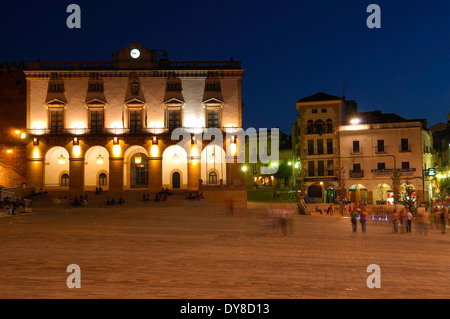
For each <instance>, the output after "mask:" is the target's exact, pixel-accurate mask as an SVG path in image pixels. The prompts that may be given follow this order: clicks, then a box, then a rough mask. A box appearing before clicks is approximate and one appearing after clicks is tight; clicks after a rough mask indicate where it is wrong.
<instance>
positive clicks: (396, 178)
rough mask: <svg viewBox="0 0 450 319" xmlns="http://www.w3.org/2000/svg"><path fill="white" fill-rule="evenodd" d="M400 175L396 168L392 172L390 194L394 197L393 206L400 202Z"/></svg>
mask: <svg viewBox="0 0 450 319" xmlns="http://www.w3.org/2000/svg"><path fill="white" fill-rule="evenodd" d="M401 176H402V173H401V172H399V171H398V170H397V169H396V168H394V170H393V171H392V192H393V193H394V194H393V197H394V205H396V204H398V202H399V201H400V184H401V181H400V178H401Z"/></svg>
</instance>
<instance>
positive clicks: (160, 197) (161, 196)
mask: <svg viewBox="0 0 450 319" xmlns="http://www.w3.org/2000/svg"><path fill="white" fill-rule="evenodd" d="M172 194H173V193H172V192H171V191H170V190H169V188H168V187H166V188H165V189H164V187H163V188H162V189H161V191H159V192H156V193H155V197H154V198H153V197H152V195H151V194H150V193H147V194H145V193H144V194H142V200H143V201H144V202H150V201H152V198H153V200H154V201H155V202H165V201H166V200H167V198H168V197H169V196H170V195H172Z"/></svg>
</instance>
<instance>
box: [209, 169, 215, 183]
mask: <svg viewBox="0 0 450 319" xmlns="http://www.w3.org/2000/svg"><path fill="white" fill-rule="evenodd" d="M209 184H217V173H216V172H211V173H209Z"/></svg>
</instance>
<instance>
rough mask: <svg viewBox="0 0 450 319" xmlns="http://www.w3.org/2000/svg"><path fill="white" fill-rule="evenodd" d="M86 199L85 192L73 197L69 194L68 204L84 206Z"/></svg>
mask: <svg viewBox="0 0 450 319" xmlns="http://www.w3.org/2000/svg"><path fill="white" fill-rule="evenodd" d="M87 199H88V196H87V194H84V195H80V196H79V197H78V196H75V197H73V198H72V196H70V198H69V203H70V205H72V206H75V207H80V206H86V205H87Z"/></svg>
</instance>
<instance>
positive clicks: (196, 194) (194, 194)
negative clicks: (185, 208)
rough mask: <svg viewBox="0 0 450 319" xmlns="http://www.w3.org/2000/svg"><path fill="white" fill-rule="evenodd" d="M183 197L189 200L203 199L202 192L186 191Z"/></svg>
mask: <svg viewBox="0 0 450 319" xmlns="http://www.w3.org/2000/svg"><path fill="white" fill-rule="evenodd" d="M185 199H189V200H194V199H205V197H203V193H202V192H186V195H185Z"/></svg>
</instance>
